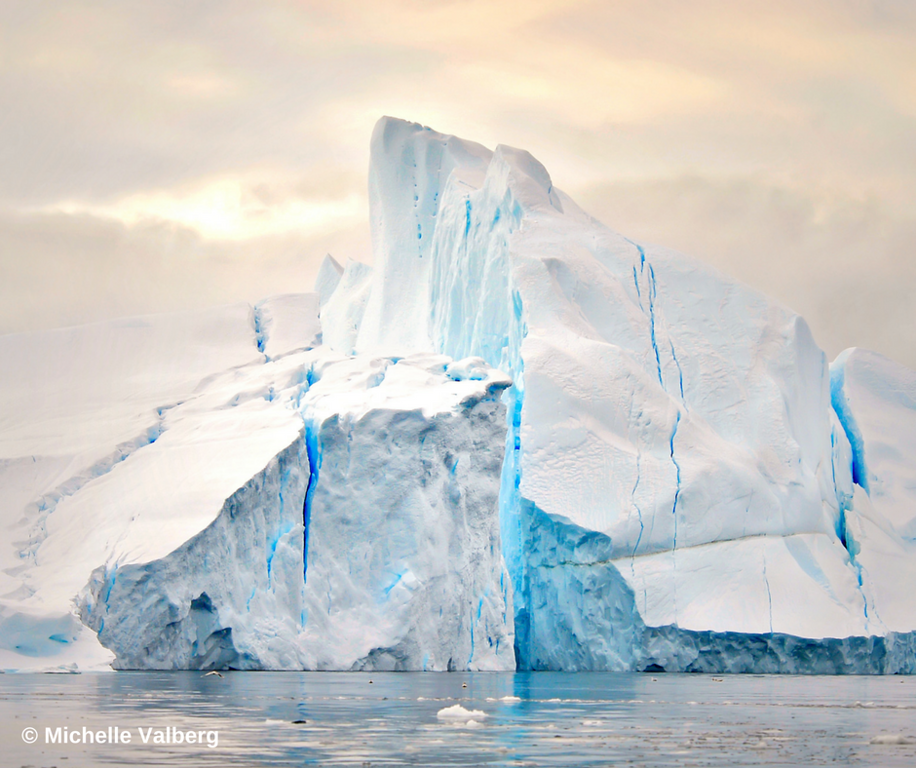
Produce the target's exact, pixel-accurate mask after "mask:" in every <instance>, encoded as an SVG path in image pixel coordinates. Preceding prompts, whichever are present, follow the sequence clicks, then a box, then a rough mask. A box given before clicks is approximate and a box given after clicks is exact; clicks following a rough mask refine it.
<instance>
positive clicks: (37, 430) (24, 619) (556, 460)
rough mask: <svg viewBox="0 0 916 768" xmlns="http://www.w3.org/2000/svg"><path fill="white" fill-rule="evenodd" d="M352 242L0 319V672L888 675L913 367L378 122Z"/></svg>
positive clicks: (912, 556)
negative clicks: (124, 301)
mask: <svg viewBox="0 0 916 768" xmlns="http://www.w3.org/2000/svg"><path fill="white" fill-rule="evenodd" d="M370 150H371V151H370V154H371V160H370V171H369V192H370V208H371V211H370V215H371V222H370V223H371V227H372V243H373V265H372V266H371V267H370V266H368V265H366V264H362V263H360V262H358V261H354V260H352V259H348V260H346V261H345V263H343V264H341V263H339V262H338V261H336V260H335V259H334V258H332V257H331V256H327V257H326V258H325V260H324V262H323V263H322V265H321V268H320V270H319V273H318V278H317V281H316V287H315V290H316V292H315V293H313V294H289V295H284V296H275V297H270V298H268V299H265V300H264V301H262V302H259V303H257V304H255V305H254V306H248V305H234V306H231V307H224V308H218V309H214V310H208V311H203V312H196V313H185V314H182V315H162V316H156V317H148V318H137V319H132V320H125V321H111V322H108V323H101V324H96V325H93V326H84V327H81V328H74V329H63V330H60V331H51V332H42V333H28V334H19V335H15V336H7V337H0V361H2V362H0V365H2V366H3V368H2V378H0V382H2V388H3V393H4V397H3V399H2V404H0V408H2V413H0V419H2V421H0V423H2V424H3V429H2V434H0V450H2V451H3V453H2V454H0V462H2V463H0V475H2V478H0V480H2V482H0V493H2V497H0V503H2V507H0V509H2V513H3V521H4V525H5V526H6V528H7V530H8V531H9V533H10V535H9V536H8V540H9V541H10V542H13V544H12V545H11V546H8V547H7V548H6V550H5V551H4V552H3V555H2V569H0V572H2V573H0V582H2V586H3V587H4V589H3V591H2V592H0V630H2V632H0V637H2V641H3V642H2V648H0V666H3V667H5V668H41V667H47V666H54V665H65V664H71V663H79V664H81V665H82V666H83V667H86V668H92V667H93V666H105V665H108V664H111V665H112V666H114V667H115V668H129V669H185V668H195V669H197V668H199V669H205V668H238V669H357V670H359V669H362V670H382V669H398V670H421V669H424V670H453V669H553V670H569V671H573V670H620V671H623V670H653V671H662V670H665V671H707V672H787V673H831V674H832V673H869V674H878V673H880V674H884V673H914V672H916V598H914V597H913V596H912V595H911V594H910V592H911V590H908V589H907V588H906V585H907V584H908V583H909V582H910V581H911V577H913V576H916V513H914V511H913V510H914V509H916V503H914V502H916V471H914V469H913V466H912V457H913V455H914V453H916V373H914V372H912V371H909V370H907V369H905V368H903V367H902V366H899V365H896V364H895V363H893V362H892V361H890V360H887V359H886V358H883V357H881V356H879V355H877V354H875V353H870V352H866V351H864V350H848V351H847V352H844V353H843V354H841V355H840V356H839V357H838V358H837V360H836V361H834V362H833V363H832V364H828V361H827V359H826V356H825V355H824V353H823V352H822V351H821V350H820V348H819V347H818V346H817V344H816V342H815V340H814V339H813V337H812V335H811V332H810V330H809V328H808V326H807V324H806V323H805V321H804V320H803V319H802V318H801V317H799V316H798V315H796V314H795V313H793V312H792V311H791V310H789V309H788V308H786V307H783V306H781V305H780V304H778V303H777V302H774V301H772V300H770V299H768V298H767V297H765V296H763V295H761V294H760V293H758V292H756V291H754V290H752V289H751V288H748V287H747V286H744V285H742V284H740V283H738V282H736V281H734V280H731V279H730V278H728V277H726V276H724V275H722V274H720V273H718V272H716V271H715V270H712V269H710V268H708V267H706V266H704V265H702V264H700V263H698V262H696V261H694V260H692V259H690V258H688V257H685V256H682V255H680V254H677V253H674V252H672V251H670V250H667V249H665V248H660V247H657V246H651V245H648V244H643V243H637V242H634V241H632V240H629V239H627V238H625V237H623V236H621V235H619V234H617V233H615V232H613V231H611V230H609V229H608V228H607V227H605V226H604V225H602V224H600V223H599V222H597V221H596V220H594V219H593V218H591V217H590V216H589V215H588V214H587V213H585V212H584V211H583V210H582V209H580V208H579V207H578V206H577V205H576V204H575V203H574V202H573V201H572V200H571V199H570V198H569V196H567V195H566V194H565V193H563V192H562V191H561V190H559V189H557V188H556V187H554V185H553V183H552V180H551V178H550V175H549V174H548V172H547V170H546V169H545V168H544V167H543V166H542V165H541V164H540V163H539V162H538V161H537V160H536V159H535V158H533V157H532V156H531V155H530V154H528V153H527V152H524V151H522V150H518V149H513V148H511V147H506V146H499V147H497V148H496V149H495V150H493V151H491V150H489V149H487V148H485V147H483V146H481V145H479V144H476V143H473V142H469V141H465V140H463V139H459V138H457V137H454V136H448V135H445V134H440V133H437V132H435V131H433V130H431V129H429V128H426V127H424V126H420V125H417V124H414V123H409V122H405V121H402V120H396V119H393V118H382V119H381V120H380V121H379V123H378V124H377V126H376V128H375V131H374V133H373V136H372V141H371V148H370Z"/></svg>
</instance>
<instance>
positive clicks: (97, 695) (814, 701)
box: [0, 672, 916, 768]
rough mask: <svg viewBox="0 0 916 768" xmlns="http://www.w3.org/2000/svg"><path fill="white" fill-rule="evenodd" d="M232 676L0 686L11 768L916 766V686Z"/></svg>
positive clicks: (37, 680) (28, 679) (147, 675)
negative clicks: (138, 767) (225, 767)
mask: <svg viewBox="0 0 916 768" xmlns="http://www.w3.org/2000/svg"><path fill="white" fill-rule="evenodd" d="M221 675H222V676H218V675H215V674H210V675H204V674H203V673H201V672H179V673H151V672H136V673H131V672H121V673H98V674H83V675H25V674H23V675H15V674H8V675H0V717H2V732H0V740H2V741H0V743H2V754H0V764H2V765H3V766H14V767H16V768H19V767H20V766H34V767H35V768H39V766H56V767H57V768H79V767H80V766H99V765H168V766H199V765H204V766H206V765H214V766H216V765H245V766H262V765H263V766H273V765H320V766H324V765H356V766H399V765H419V766H439V765H442V766H478V765H484V766H522V765H525V766H610V765H634V766H694V765H696V766H700V765H702V766H743V765H755V766H757V765H767V766H820V765H854V766H881V767H882V768H884V767H886V766H914V765H916V678H901V677H788V676H753V675H747V676H746V675H742V676H723V677H714V676H708V675H670V674H657V675H650V674H603V673H578V674H562V673H550V672H541V673H524V674H510V673H506V674H502V673H479V672H478V673H467V674H465V673H396V672H388V673H384V672H383V673H371V674H365V673H331V672H302V673H291V672H287V673H282V672H276V673H274V672H224V673H221ZM456 707H460V709H456ZM443 710H449V711H448V712H445V713H443ZM450 713H451V714H452V715H454V714H455V713H457V718H456V717H451V718H449V717H448V715H449V714H450ZM29 729H32V730H29ZM125 734H128V736H127V737H126V740H125ZM192 734H193V735H192Z"/></svg>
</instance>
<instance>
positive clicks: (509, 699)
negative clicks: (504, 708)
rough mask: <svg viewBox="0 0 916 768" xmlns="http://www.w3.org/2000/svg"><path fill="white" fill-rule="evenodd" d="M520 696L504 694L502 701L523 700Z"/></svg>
mask: <svg viewBox="0 0 916 768" xmlns="http://www.w3.org/2000/svg"><path fill="white" fill-rule="evenodd" d="M521 700H522V699H521V697H520V696H503V697H502V698H501V699H500V701H510V702H511V701H521Z"/></svg>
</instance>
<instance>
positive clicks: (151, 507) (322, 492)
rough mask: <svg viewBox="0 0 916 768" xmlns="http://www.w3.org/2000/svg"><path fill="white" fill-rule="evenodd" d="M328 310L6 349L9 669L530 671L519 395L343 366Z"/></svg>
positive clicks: (438, 370)
mask: <svg viewBox="0 0 916 768" xmlns="http://www.w3.org/2000/svg"><path fill="white" fill-rule="evenodd" d="M317 316H318V296H317V295H314V294H309V295H288V296H281V297H273V298H271V299H267V300H265V301H264V302H261V303H259V304H258V305H256V306H255V307H254V308H250V307H247V306H238V307H229V308H224V309H220V310H215V311H211V312H205V313H201V314H193V313H191V314H185V315H181V316H169V315H164V316H161V317H155V318H143V319H141V320H135V321H116V322H112V323H103V324H98V325H94V326H86V327H82V328H74V329H68V330H67V331H66V332H51V333H45V334H31V335H28V336H22V337H6V338H5V339H3V340H2V341H0V343H5V344H6V350H5V351H6V352H7V353H8V354H4V355H2V357H3V359H4V360H5V361H10V367H9V369H8V370H7V371H5V372H4V383H6V382H9V383H10V386H9V387H8V391H11V394H12V395H16V394H18V395H19V396H20V397H21V398H22V401H23V402H22V403H20V404H19V406H18V408H17V407H13V406H14V405H15V403H14V402H13V398H12V397H11V399H10V401H5V404H9V407H8V409H7V410H6V411H5V412H4V414H3V427H4V428H3V436H4V442H3V447H4V451H5V455H4V462H3V464H2V471H3V479H4V483H3V486H2V487H3V492H4V496H3V499H2V504H3V506H2V511H3V518H2V520H3V524H4V527H5V529H6V533H7V537H6V540H7V546H6V547H5V548H4V551H3V557H4V560H3V566H4V567H3V587H4V589H3V596H2V598H0V642H2V649H0V664H2V666H3V667H5V668H16V669H24V668H47V667H56V666H65V665H70V664H74V663H75V664H77V665H78V666H79V667H81V668H92V667H97V666H105V665H107V664H108V663H109V662H111V661H113V662H114V666H115V667H116V668H160V669H172V668H189V667H190V668H206V667H213V666H215V667H223V666H232V667H236V668H270V669H290V668H295V669H301V668H303V667H307V668H318V667H320V668H334V669H349V668H351V667H356V668H386V667H394V668H405V669H423V668H428V669H447V668H450V667H451V668H458V669H466V668H475V669H479V668H486V669H506V668H511V667H512V666H514V653H513V638H512V626H511V596H510V592H509V582H508V577H507V575H506V574H505V569H504V566H503V562H502V556H501V551H500V546H499V536H498V505H497V496H498V490H499V477H500V468H501V463H502V448H503V444H504V442H505V432H506V417H505V406H504V405H502V404H501V403H500V399H499V398H500V395H501V393H502V392H503V390H504V389H505V388H506V387H507V386H508V385H509V381H508V379H507V378H506V377H505V376H503V375H502V374H499V373H498V372H495V371H493V370H492V369H490V368H489V367H488V366H486V365H485V364H484V363H483V362H482V361H479V360H467V361H463V362H458V363H456V362H453V361H452V360H451V359H450V358H447V357H444V356H431V355H423V356H420V357H416V356H414V357H410V358H407V359H391V358H376V357H362V358H358V359H357V358H348V357H343V356H341V355H339V354H337V353H334V352H333V351H331V350H330V349H329V348H327V347H320V346H319V347H314V344H315V342H316V340H317V338H318V333H319V326H318V317H317ZM188 328H190V329H191V331H190V332H188V331H187V330H186V329H188ZM138 329H139V330H138ZM205 331H209V335H208V334H207V333H205ZM62 338H63V341H62ZM208 343H209V346H208ZM199 346H201V347H202V349H201V348H199ZM68 347H70V348H73V349H76V350H80V351H82V350H86V351H87V353H86V357H85V358H83V357H81V356H80V355H79V354H73V352H71V351H69V349H68ZM54 355H58V356H59V357H60V358H61V360H62V361H63V363H62V364H61V365H59V367H60V368H65V370H67V373H68V376H67V378H65V379H62V380H57V381H56V382H49V381H47V380H46V378H45V377H46V376H47V372H46V371H45V367H46V366H47V364H48V360H49V358H50V357H52V356H54ZM90 355H91V356H90ZM109 356H114V362H112V361H111V360H110V359H109ZM67 365H69V369H66V366H67ZM195 366H196V367H195ZM29 381H35V382H39V384H40V385H42V386H43V387H44V389H41V388H38V387H36V388H33V389H32V390H31V391H30V390H29V388H28V387H27V386H25V384H24V382H29ZM14 383H15V384H18V385H19V388H18V390H17V389H16V386H15V385H14ZM100 386H103V387H105V388H106V389H107V391H106V393H105V395H104V396H98V395H97V394H96V391H95V390H96V389H97V388H98V387H100ZM58 393H59V394H58ZM61 397H63V398H69V400H65V402H64V403H63V404H62V403H61V402H60V398H61ZM70 410H72V413H71V412H70ZM56 420H60V421H62V422H63V423H62V424H57V425H56V424H55V421H56ZM95 421H98V422H101V424H102V426H104V429H103V428H102V426H100V427H99V428H98V429H97V430H96V432H94V433H93V432H90V433H89V434H88V435H85V436H84V435H82V434H81V433H80V431H79V428H77V427H75V426H73V425H74V424H79V425H80V426H82V425H86V429H87V431H88V428H89V427H90V426H91V425H92V424H93V423H94V422H95ZM147 424H149V426H147ZM138 428H139V429H141V430H145V431H141V432H140V436H141V437H140V438H139V439H135V440H133V441H129V440H125V439H124V437H123V436H124V435H130V434H131V430H133V431H135V432H136V431H137V429H138ZM96 457H101V458H100V459H97V458H96ZM93 461H94V463H93ZM49 488H50V490H47V489H49ZM80 620H81V621H82V624H83V625H85V626H82V625H81V623H80ZM85 627H88V628H89V629H90V630H92V632H89V631H87V630H86V628H85ZM93 632H97V633H98V640H95V638H94V635H93ZM99 643H101V645H100V644H99ZM106 649H107V650H106ZM112 653H113V654H114V657H112Z"/></svg>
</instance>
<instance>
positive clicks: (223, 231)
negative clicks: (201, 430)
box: [0, 0, 916, 368]
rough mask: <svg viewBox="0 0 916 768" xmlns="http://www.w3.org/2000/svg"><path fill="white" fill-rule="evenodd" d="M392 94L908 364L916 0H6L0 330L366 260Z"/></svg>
mask: <svg viewBox="0 0 916 768" xmlns="http://www.w3.org/2000/svg"><path fill="white" fill-rule="evenodd" d="M383 114H388V115H394V116H397V117H403V118H406V119H410V120H414V121H417V122H421V123H424V124H426V125H430V126H432V127H433V128H436V129H437V130H440V131H444V132H447V133H454V134H457V135H459V136H463V137H465V138H469V139H473V140H476V141H479V142H481V143H483V144H486V145H488V146H491V147H492V146H495V145H496V144H498V143H502V144H510V145H513V146H517V147H523V148H525V149H528V150H530V151H531V152H532V153H533V154H534V155H535V156H536V157H537V158H538V159H540V160H541V161H542V162H543V163H544V164H545V165H546V167H547V168H548V170H549V171H550V173H551V175H552V177H553V181H554V183H555V184H556V185H557V186H559V187H561V188H562V189H564V190H565V191H566V192H567V193H569V194H570V195H572V197H573V198H575V199H576V200H577V201H578V202H579V203H580V204H581V205H582V206H583V207H584V208H586V209H587V210H589V211H590V212H591V213H592V214H594V215H595V216H596V217H597V218H599V219H601V220H602V221H604V222H605V223H606V224H608V225H609V226H611V227H613V228H614V229H617V230H618V231H620V232H622V233H624V234H626V235H628V236H630V237H632V238H636V239H642V240H645V241H648V242H654V243H659V244H663V245H668V246H672V247H674V248H677V249H679V250H681V251H684V252H686V253H689V254H691V255H693V256H696V257H698V258H701V259H703V260H705V261H707V262H709V263H711V264H714V265H715V266H717V267H718V268H720V269H722V270H723V271H725V272H727V273H729V274H731V275H734V276H736V277H738V278H739V279H742V280H744V281H745V282H748V283H750V284H751V285H754V286H756V287H758V288H760V289H761V290H764V291H766V292H767V293H769V294H771V295H773V296H775V297H777V298H778V299H780V300H782V301H783V302H785V303H786V304H788V305H789V306H791V307H792V308H793V309H795V310H797V311H799V312H800V313H802V314H803V315H804V316H805V317H806V318H807V319H808V321H809V322H810V323H811V326H812V328H813V330H814V334H815V337H816V338H817V339H818V341H819V343H820V344H821V346H822V347H823V348H824V349H825V350H826V351H827V353H828V355H830V356H831V357H833V356H834V355H835V354H837V353H838V352H839V351H840V350H841V349H843V348H845V347H847V346H853V345H858V346H865V347H869V348H872V349H876V350H878V351H880V352H883V353H884V354H887V355H889V356H891V357H894V358H895V359H897V360H899V361H901V362H903V363H905V364H907V365H909V366H911V367H913V368H916V209H914V201H916V3H914V2H913V1H912V0H829V1H827V0H825V1H824V2H819V1H818V0H797V1H796V2H781V1H780V0H769V1H768V2H741V1H740V0H722V1H721V2H719V1H717V0H708V1H707V0H689V1H685V0H676V1H675V0H672V2H654V1H653V0H633V2H630V1H629V0H619V1H618V0H601V1H600V2H575V1H574V0H551V1H549V2H541V1H540V0H524V2H499V0H485V1H478V0H444V1H443V2H429V1H426V0H424V1H422V2H421V1H420V0H405V1H404V2H389V1H388V0H372V1H366V2H362V1H361V0H355V1H351V0H334V2H330V1H326V2H297V3H283V2H265V1H264V0H259V2H250V1H247V2H232V1H231V0H219V1H218V2H206V1H203V2H194V1H193V0H183V1H182V2H163V0H156V1H155V2H150V1H149V0H145V1H144V2H131V1H130V0H117V1H116V2H107V3H106V2H78V1H77V0H69V1H67V2H64V1H63V0H62V1H61V2H59V3H53V2H41V1H40V0H26V1H23V2H18V0H0V333H9V332H15V331H20V330H25V329H28V328H36V327H41V328H47V327H54V326H59V325H67V324H74V323H81V322H87V321H91V320H97V319H102V318H107V317H114V316H119V315H127V314H139V313H148V312H157V311H164V310H172V309H182V308H190V307H196V306H208V305H213V304H217V303H223V302H228V301H236V300H245V301H256V300H258V299H259V298H263V297H264V296H266V295H269V294H271V293H279V292H290V291H302V290H310V289H311V286H312V282H313V279H314V275H315V272H316V270H317V267H318V264H319V263H320V260H321V258H322V257H323V256H324V254H325V253H326V252H328V251H330V252H331V253H332V254H334V255H335V256H336V257H338V259H340V260H343V259H346V258H347V257H352V258H356V259H359V260H362V261H367V262H368V261H371V253H370V250H369V236H368V203H367V194H366V168H367V164H368V144H369V137H370V134H371V131H372V126H373V124H374V123H375V121H376V120H377V119H378V118H379V117H380V116H381V115H383Z"/></svg>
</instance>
